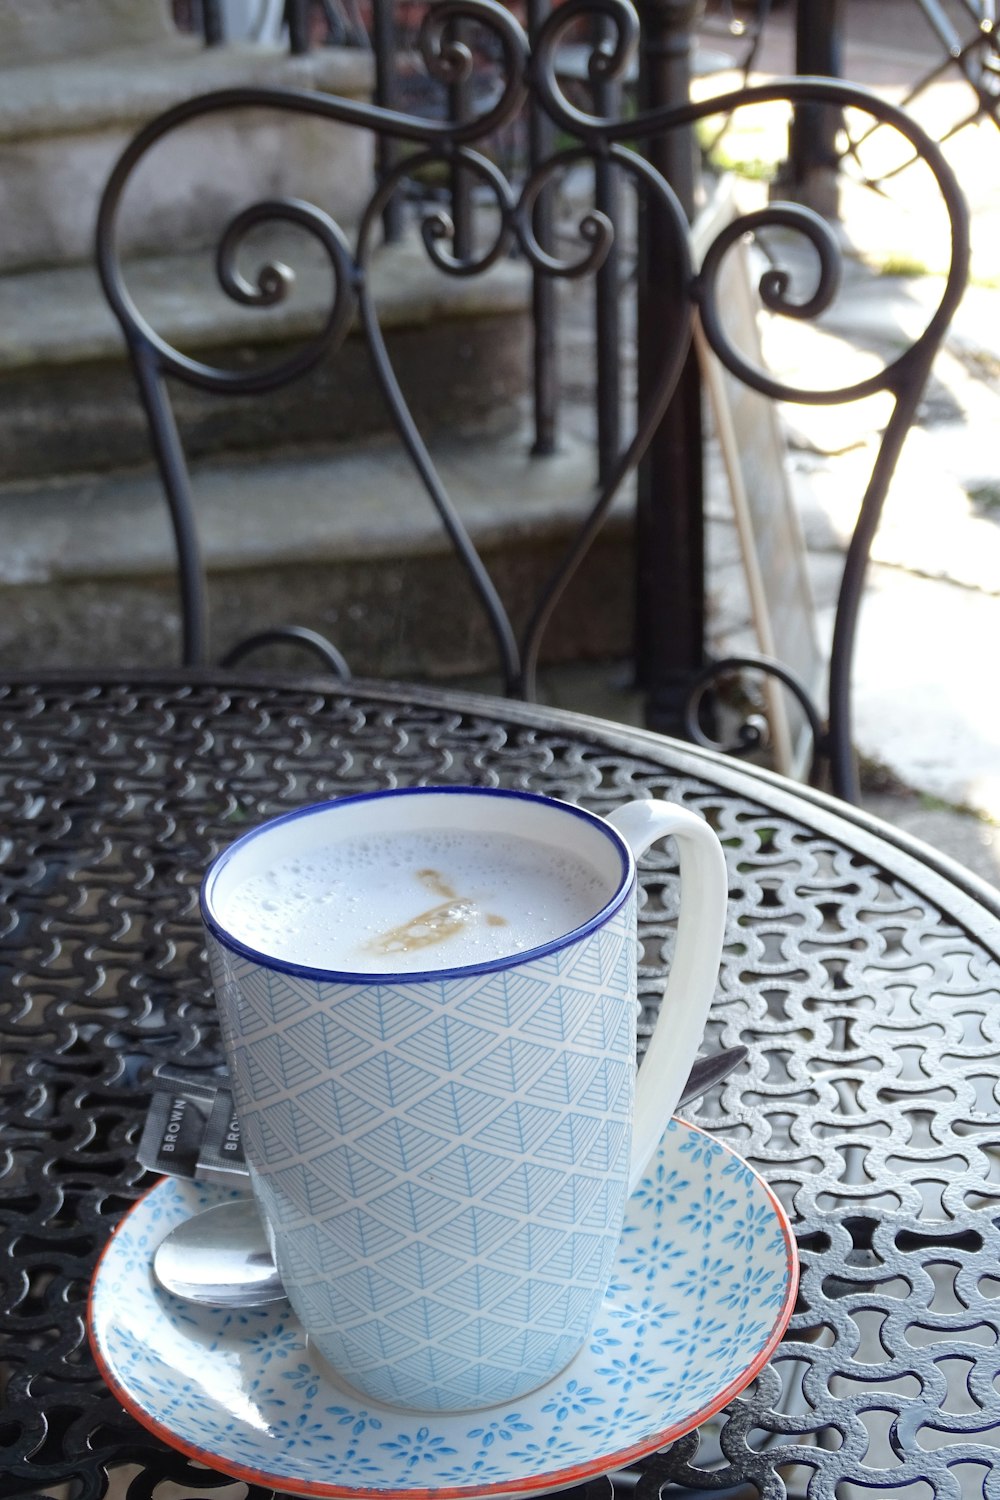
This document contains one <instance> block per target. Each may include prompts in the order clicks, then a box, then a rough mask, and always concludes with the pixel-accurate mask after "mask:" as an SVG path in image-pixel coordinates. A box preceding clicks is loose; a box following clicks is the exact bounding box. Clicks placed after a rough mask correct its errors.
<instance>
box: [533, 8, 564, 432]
mask: <svg viewBox="0 0 1000 1500" xmlns="http://www.w3.org/2000/svg"><path fill="white" fill-rule="evenodd" d="M551 8H552V6H551V0H528V7H527V16H528V35H529V36H530V37H531V40H532V45H534V41H535V37H536V36H537V34H538V28H539V26H541V24H542V22H543V21H544V19H545V17H546V16H547V15H548V14H549V11H550V10H551ZM554 150H555V126H554V125H553V124H552V121H551V120H550V119H549V117H548V115H547V114H546V113H545V111H544V110H543V109H542V108H541V106H540V105H539V103H538V98H537V95H535V94H534V93H533V94H532V96H531V101H530V104H529V106H528V170H529V172H533V171H534V170H535V168H536V167H537V166H539V164H540V163H541V162H543V161H547V160H548V158H549V157H550V156H551V155H552V153H553V151H554ZM554 196H555V188H554V186H546V187H545V188H543V189H542V191H541V192H540V193H539V195H538V203H537V206H536V209H535V234H536V235H537V237H538V243H539V244H540V245H541V246H542V247H543V248H544V249H545V250H551V249H552V247H553V228H554V222H553V221H554ZM531 298H532V327H533V335H534V348H533V359H534V402H535V440H534V443H533V445H532V449H531V452H532V455H533V456H534V457H536V458H545V457H547V456H548V455H549V454H552V453H555V451H556V448H557V446H558V421H559V372H558V361H559V339H558V329H557V310H558V287H557V286H556V283H555V280H554V278H553V277H551V276H546V275H545V274H544V273H543V272H542V271H541V270H539V268H538V267H536V268H535V270H534V272H533V276H532V291H531Z"/></svg>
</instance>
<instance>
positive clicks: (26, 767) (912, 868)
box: [0, 671, 1000, 1500]
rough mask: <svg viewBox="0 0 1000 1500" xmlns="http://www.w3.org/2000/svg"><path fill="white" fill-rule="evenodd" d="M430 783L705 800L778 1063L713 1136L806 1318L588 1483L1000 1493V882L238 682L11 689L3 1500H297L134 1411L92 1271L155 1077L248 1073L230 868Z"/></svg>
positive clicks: (534, 731)
mask: <svg viewBox="0 0 1000 1500" xmlns="http://www.w3.org/2000/svg"><path fill="white" fill-rule="evenodd" d="M420 782H432V783H435V782H436V783H469V782H471V783H478V784H486V785H499V786H504V787H514V788H527V789H532V790H536V791H543V792H546V793H550V794H552V795H554V796H557V797H562V798H566V799H568V800H569V801H572V802H578V803H580V804H583V805H586V806H587V807H589V808H591V809H592V810H594V811H596V812H607V811H610V810H611V809H612V808H613V807H614V806H616V805H617V804H619V803H621V802H623V801H625V800H627V799H629V798H631V797H635V796H647V795H654V796H662V797H666V798H671V799H675V800H678V801H680V802H682V803H684V804H686V805H687V806H690V807H692V808H694V809H696V810H698V811H699V812H700V813H702V814H703V815H704V816H705V817H706V818H708V819H709V820H710V821H711V822H712V824H713V825H714V826H715V828H716V829H717V831H718V833H719V836H720V838H721V840H722V842H723V845H724V848H725V850H726V855H727V859H728V862H729V869H730V877H731V879H730V885H731V890H730V911H729V928H728V936H727V945H726V954H725V958H724V962H723V966H722V971H721V975H720V980H719V986H718V993H717V1000H716V1003H715V1006H714V1009H713V1012H712V1016H711V1020H710V1023H709V1026H708V1031H707V1033H706V1042H705V1048H706V1050H710V1049H713V1048H716V1047H719V1046H722V1045H726V1044H731V1043H737V1042H742V1043H744V1044H746V1046H747V1047H748V1048H749V1060H748V1062H747V1064H746V1065H745V1066H744V1067H742V1068H741V1069H740V1070H739V1071H738V1072H737V1073H736V1074H734V1075H732V1076H731V1077H730V1078H729V1079H728V1080H727V1081H725V1082H724V1083H723V1084H722V1085H720V1086H718V1087H716V1088H715V1089H714V1090H712V1091H711V1092H710V1093H709V1094H707V1095H706V1096H705V1097H704V1098H703V1099H702V1100H701V1101H700V1103H699V1105H698V1107H697V1110H696V1111H695V1112H693V1113H689V1116H688V1117H689V1118H690V1119H691V1121H692V1122H693V1123H695V1124H697V1125H699V1126H700V1127H701V1128H703V1129H704V1130H705V1131H707V1132H708V1133H709V1134H710V1135H712V1136H716V1137H718V1138H719V1139H720V1140H724V1141H725V1142H727V1143H728V1144H729V1145H730V1146H732V1147H733V1148H735V1150H736V1151H737V1152H738V1153H739V1154H740V1155H741V1156H742V1157H743V1158H744V1159H745V1160H746V1161H747V1162H748V1163H749V1164H750V1165H751V1166H752V1167H753V1168H754V1169H755V1170H756V1171H757V1172H759V1173H760V1174H761V1175H762V1176H763V1177H764V1178H765V1179H766V1181H767V1182H768V1183H770V1185H771V1188H772V1189H773V1191H774V1192H775V1194H776V1195H777V1196H778V1197H779V1198H780V1199H781V1201H782V1202H783V1203H784V1205H785V1206H786V1208H787V1210H788V1212H789V1214H790V1217H791V1222H792V1225H793V1228H794V1232H795V1236H796V1239H797V1243H798V1249H799V1255H800V1261H801V1282H800V1290H799V1299H798V1304H797V1307H796V1310H795V1312H794V1314H793V1316H792V1319H791V1322H790V1324H789V1327H788V1330H787V1333H786V1335H785V1338H784V1340H783V1341H782V1342H781V1344H780V1345H779V1346H778V1347H777V1350H776V1351H775V1353H774V1354H773V1356H772V1357H771V1359H770V1360H769V1362H768V1363H767V1364H766V1365H765V1366H764V1368H763V1369H761V1371H760V1372H759V1373H758V1374H757V1376H756V1378H755V1379H754V1380H753V1382H752V1383H751V1384H750V1385H749V1386H748V1387H747V1388H746V1389H745V1390H744V1391H743V1392H742V1393H741V1394H740V1395H738V1396H737V1397H736V1398H735V1399H733V1400H732V1401H731V1402H730V1403H729V1405H728V1406H727V1407H726V1408H725V1409H724V1410H723V1411H722V1412H721V1413H720V1414H719V1416H718V1417H717V1418H715V1419H714V1420H713V1422H712V1423H710V1424H708V1425H707V1426H706V1427H704V1428H703V1429H702V1430H701V1431H700V1432H692V1433H690V1434H689V1435H687V1436H685V1437H682V1438H681V1439H679V1440H678V1441H677V1442H675V1443H674V1444H673V1445H672V1446H671V1447H669V1448H668V1449H666V1450H665V1451H662V1452H657V1453H654V1454H652V1455H651V1456H649V1457H646V1458H644V1459H642V1460H641V1461H640V1462H637V1463H636V1464H634V1465H631V1466H630V1467H629V1468H628V1470H627V1471H626V1472H623V1473H619V1474H616V1475H615V1476H614V1477H613V1478H608V1477H604V1476H599V1477H596V1478H590V1479H588V1480H587V1482H586V1484H585V1485H582V1486H581V1488H585V1489H586V1490H587V1491H588V1495H589V1496H593V1497H595V1500H596V1497H599V1496H606V1495H610V1494H611V1491H612V1486H613V1488H614V1489H615V1490H616V1491H617V1490H620V1489H622V1488H626V1487H627V1488H630V1489H632V1488H635V1489H636V1491H637V1494H638V1496H639V1500H650V1497H652V1496H653V1495H654V1494H659V1492H660V1488H661V1486H663V1485H664V1484H665V1483H666V1482H667V1481H669V1482H670V1483H671V1484H674V1485H680V1486H686V1487H688V1488H689V1489H691V1490H706V1491H707V1490H713V1491H716V1492H719V1491H722V1492H728V1491H737V1490H738V1491H740V1492H745V1493H747V1494H750V1493H755V1494H758V1495H766V1496H777V1495H780V1494H782V1493H783V1492H784V1490H785V1489H788V1490H791V1491H793V1492H803V1491H804V1490H805V1489H806V1486H807V1485H808V1487H809V1494H810V1495H811V1496H813V1497H830V1500H832V1497H833V1496H834V1495H836V1496H838V1497H839V1500H843V1497H844V1496H847V1495H850V1494H852V1493H860V1492H861V1490H862V1489H870V1488H876V1489H877V1490H878V1492H879V1493H880V1494H883V1495H884V1494H895V1493H899V1494H900V1495H901V1496H904V1495H905V1496H911V1495H912V1496H924V1495H927V1494H929V1493H931V1492H933V1493H934V1494H935V1495H942V1496H945V1495H947V1496H949V1497H950V1496H954V1495H957V1494H959V1493H962V1494H964V1495H970V1494H980V1493H983V1494H986V1495H990V1494H996V1493H997V1484H998V1482H1000V1465H998V1464H997V1461H996V1458H997V1452H998V1449H997V1446H996V1444H997V1434H998V1431H1000V1392H998V1384H1000V1301H998V1299H997V1293H998V1291H1000V1227H998V1224H1000V1201H998V1200H1000V1158H998V1150H1000V1099H998V1095H1000V900H998V896H997V893H996V892H994V891H993V890H992V889H991V888H989V887H987V886H986V885H984V884H982V883H980V882H979V881H977V880H976V879H975V878H974V877H973V876H971V875H968V874H966V873H965V872H964V871H962V870H961V869H960V868H959V867H958V866H955V865H952V864H951V863H950V862H949V861H947V860H946V859H944V858H943V857H939V856H938V855H936V854H935V853H934V852H933V851H931V850H930V849H928V848H926V847H924V846H922V845H920V844H917V843H915V842H913V841H911V840H909V839H908V838H906V837H905V836H903V835H901V834H898V833H896V832H895V831H894V830H892V829H891V828H889V827H887V826H885V825H882V824H879V823H876V822H875V821H873V820H871V819H869V818H867V817H866V816H864V815H863V814H862V813H860V812H858V811H856V810H854V809H852V808H848V807H846V806H843V805H840V804H837V803H834V802H833V801H831V800H830V799H827V798H824V797H823V796H822V795H821V794H818V793H815V792H811V791H808V790H805V789H803V788H801V787H798V786H793V785H792V784H791V783H788V782H785V781H782V780H781V779H779V778H777V777H774V776H772V775H769V774H767V773H765V772H761V771H757V770H754V769H752V768H750V767H745V766H741V765H738V764H735V763H733V762H732V761H730V760H724V759H722V758H721V757H718V756H716V755H713V754H712V753H711V752H704V751H700V750H697V749H692V748H690V747H688V746H685V745H681V744H679V743H676V742H673V741H670V740H668V739H665V738H662V737H660V736H657V735H653V734H650V733H648V732H645V731H637V730H632V729H629V728H627V727H624V726H622V725H618V724H612V723H609V722H606V721H602V720H597V719H592V718H587V717H584V716H580V715H573V714H567V713H563V712H559V711H555V710H550V709H544V708H540V707H538V706H533V705H531V706H529V705H522V704H518V703H514V702H511V701H507V700H499V699H493V698H487V697H479V696H476V695H471V694H460V693H456V692H448V691H438V690H433V689H429V688H426V687H423V686H421V687H419V688H416V687H414V688H408V687H404V686H393V685H384V684H373V683H367V682H353V683H350V684H346V685H345V684H332V683H331V682H330V681H328V680H320V679H316V680H301V679H300V680H297V681H290V680H287V679H285V680H283V681H282V680H279V679H277V678H274V677H270V678H269V677H265V676H260V677H252V676H246V677H240V678H239V679H236V678H234V676H233V674H220V673H212V672H209V671H205V672H201V673H191V672H188V673H186V674H184V676H183V677H182V676H170V675H165V674H160V675H156V676H148V677H143V676H141V675H140V674H132V676H131V677H127V678H126V677H122V678H114V679H113V678H108V679H106V680H103V681H95V680H93V679H86V678H83V677H71V676H61V677H51V678H44V679H34V680H28V679H23V680H19V679H11V680H8V681H7V682H6V683H5V684H4V685H3V686H0V891H2V898H0V899H2V904H0V1183H2V1192H0V1224H2V1229H0V1250H2V1258H0V1306H2V1309H3V1343H2V1351H0V1369H2V1377H0V1390H2V1414H0V1495H3V1496H17V1495H28V1494H30V1495H32V1496H46V1497H49V1496H51V1497H53V1500H55V1497H57V1496H58V1497H60V1500H61V1497H64V1496H65V1497H70V1500H82V1497H92V1496H94V1497H96V1496H104V1495H115V1496H120V1497H128V1500H139V1497H140V1496H143V1497H149V1496H153V1495H154V1494H155V1495H166V1494H168V1493H170V1494H178V1495H183V1496H185V1497H191V1496H195V1495H203V1494H204V1495H209V1494H213V1493H218V1492H220V1491H221V1492H223V1493H226V1494H236V1493H245V1494H249V1495H251V1496H253V1497H257V1500H260V1497H262V1496H263V1495H265V1494H266V1493H271V1492H270V1491H268V1490H265V1489H264V1488H262V1487H260V1486H255V1485H252V1484H251V1485H250V1486H249V1487H247V1488H246V1489H244V1490H242V1491H240V1490H237V1489H227V1488H226V1487H227V1486H230V1485H231V1484H232V1481H231V1479H229V1478H227V1477H226V1476H224V1475H221V1474H218V1473H216V1472H214V1471H213V1470H212V1469H210V1468H205V1467H202V1466H200V1465H199V1464H197V1463H195V1462H194V1461H193V1460H192V1459H191V1458H188V1457H185V1456H184V1455H183V1454H182V1453H180V1452H178V1451H175V1450H174V1449H173V1448H172V1447H171V1446H170V1445H169V1444H168V1443H167V1442H165V1441H163V1440H161V1439H160V1438H159V1437H157V1436H156V1435H154V1434H153V1433H152V1432H150V1431H147V1430H146V1429H145V1428H144V1427H143V1426H141V1425H140V1424H139V1423H138V1422H136V1421H135V1420H134V1418H133V1417H132V1416H130V1415H129V1414H128V1412H127V1411H125V1410H124V1409H123V1407H122V1405H121V1404H120V1402H119V1400H118V1399H117V1398H116V1396H115V1395H113V1394H112V1393H111V1391H110V1390H109V1389H108V1388H107V1387H106V1386H105V1384H104V1382H103V1381H102V1379H101V1376H100V1374H99V1372H98V1370H97V1368H96V1365H95V1363H94V1360H93V1358H92V1356H91V1353H90V1351H89V1348H88V1343H87V1339H86V1335H85V1313H86V1299H87V1292H88V1284H89V1281H90V1277H91V1274H92V1272H93V1270H94V1267H95V1264H96V1262H97V1259H98V1256H99V1254H100V1252H101V1251H102V1249H103V1247H104V1246H105V1244H106V1242H107V1241H108V1239H109V1236H110V1234H111V1231H112V1229H113V1228H114V1226H115V1225H116V1224H117V1223H118V1222H119V1221H120V1220H121V1219H122V1217H123V1215H124V1214H125V1213H126V1212H127V1211H128V1210H129V1208H130V1207H131V1206H132V1204H133V1203H134V1202H135V1201H136V1199H137V1198H138V1197H139V1196H140V1194H141V1193H143V1192H144V1191H145V1190H146V1189H148V1188H149V1186H150V1184H151V1179H150V1177H149V1174H148V1173H146V1172H145V1171H144V1169H143V1168H142V1167H141V1166H140V1165H139V1164H138V1162H137V1159H136V1148H137V1143H138V1138H139V1134H140V1131H141V1128H142V1124H143V1120H144V1117H145V1113H146V1110H147V1108H148V1105H149V1101H150V1096H151V1088H152V1086H153V1083H154V1081H155V1078H156V1076H157V1074H158V1073H160V1072H161V1071H162V1070H164V1069H169V1068H177V1067H181V1068H183V1069H186V1070H187V1071H188V1072H189V1073H192V1072H193V1073H201V1074H203V1075H204V1076H205V1077H212V1076H215V1075H217V1073H218V1070H219V1069H220V1067H221V1066H222V1062H223V1058H222V1053H221V1050H220V1043H219V1037H218V1033H217V1029H216V1020H215V1010H214V1004H213V1001H212V998H211V990H210V983H209V978H208V973H207V968H206V963H205V958H204V953H203V949H202V945H201V938H200V929H199V919H198V908H197V893H198V885H199V881H200V877H201V873H202V871H203V869H204V867H205V865H206V863H207V861H208V860H209V858H210V857H211V856H212V854H213V853H214V852H215V851H216V850H217V849H218V848H220V847H221V846H222V845H224V844H225V843H227V842H229V841H230V840H231V839H232V838H233V837H234V836H235V835H236V834H237V833H238V832H239V831H241V830H242V829H244V828H245V827H247V826H248V825H251V824H253V823H254V822H257V821H259V820H262V819H264V818H265V817H268V816H271V815H273V814H275V813H278V812H280V811H281V810H283V809H287V808H290V807H293V806H296V805H300V804H303V803H306V802H308V801H313V800H319V799H324V798H328V797H336V796H339V795H343V794H347V793H350V792H357V791H360V790H366V789H372V788H377V787H388V786H394V785H404V784H413V783H420ZM674 875H675V871H674V866H673V864H672V855H671V851H670V848H669V847H662V846H661V847H658V848H657V849H655V850H654V851H652V852H651V854H650V855H648V856H646V857H645V858H644V859H643V861H642V862H641V866H640V878H641V882H642V887H643V892H644V897H645V900H644V904H643V907H642V911H641V917H640V921H641V939H642V961H641V972H640V997H641V1000H642V1004H643V1015H642V1020H641V1023H640V1051H641V1050H642V1045H643V1042H644V1040H645V1038H646V1037H647V1036H648V1034H649V1031H650V1029H651V1022H652V1018H653V1015H654V1013H655V1008H656V1004H657V995H658V992H659V989H660V987H661V984H662V975H663V971H664V968H665V964H666V962H667V961H668V959H669V953H670V947H671V942H672V932H673V915H674V899H675V897H674V887H675V880H674ZM167 1481H171V1482H172V1484H171V1485H168V1484H167ZM329 1482H330V1483H331V1484H334V1485H335V1484H336V1475H330V1476H329ZM854 1487H857V1489H856V1490H855V1488H854ZM472 1492H473V1491H471V1490H470V1493H472Z"/></svg>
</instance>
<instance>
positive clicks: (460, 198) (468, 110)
mask: <svg viewBox="0 0 1000 1500" xmlns="http://www.w3.org/2000/svg"><path fill="white" fill-rule="evenodd" d="M449 36H450V39H451V40H452V41H453V42H466V43H469V42H470V37H471V30H470V28H469V26H467V25H466V24H465V23H464V22H461V21H456V22H454V23H453V25H452V27H451V29H450V31H449ZM475 72H476V69H475V61H473V65H472V70H471V72H470V73H469V76H468V78H459V79H456V80H455V82H454V83H452V84H449V86H448V112H449V119H452V120H458V121H461V120H467V119H468V118H469V116H470V115H471V114H472V111H473V109H474V108H475V100H474V95H473V88H474V82H475ZM450 187H451V221H452V224H453V225H454V229H455V239H454V252H455V255H456V256H457V258H458V259H459V260H465V259H466V258H467V257H468V256H469V255H471V253H472V239H473V236H472V178H471V177H470V176H469V174H468V172H466V171H464V170H463V168H462V167H461V166H459V165H454V166H453V167H452V169H451V184H450Z"/></svg>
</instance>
